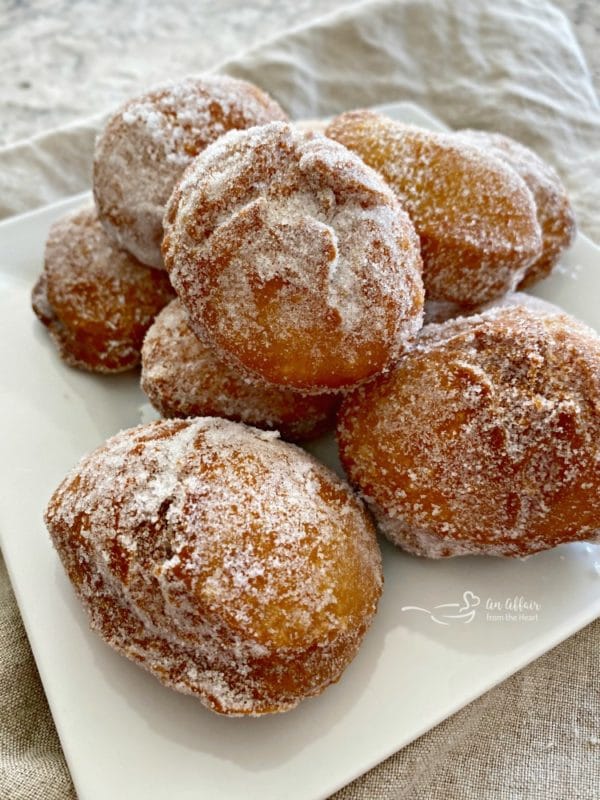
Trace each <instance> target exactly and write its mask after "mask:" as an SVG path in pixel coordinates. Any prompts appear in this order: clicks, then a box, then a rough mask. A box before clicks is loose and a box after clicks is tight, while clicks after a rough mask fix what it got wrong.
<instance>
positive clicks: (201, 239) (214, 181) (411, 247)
mask: <svg viewBox="0 0 600 800" xmlns="http://www.w3.org/2000/svg"><path fill="white" fill-rule="evenodd" d="M164 225H165V238H164V243H163V255H164V258H165V264H166V266H167V269H168V270H169V274H170V277H171V281H172V282H173V285H174V286H175V288H176V291H177V294H178V296H179V298H180V300H181V301H182V303H183V304H184V306H185V307H186V310H187V312H188V316H189V322H190V325H191V326H192V328H193V330H194V332H195V333H196V334H197V335H198V336H200V337H201V338H203V339H205V340H206V341H207V343H209V344H210V345H211V347H213V349H214V351H215V352H216V353H217V354H218V356H219V357H220V358H222V359H223V360H227V361H228V362H229V363H231V365H232V366H234V367H235V368H237V369H238V370H242V371H245V372H246V373H247V374H248V376H249V377H250V378H257V377H258V378H259V379H261V380H267V381H270V382H271V383H274V384H277V385H281V386H289V387H290V388H295V389H299V390H302V391H305V392H322V391H323V390H335V389H339V388H342V387H345V386H351V385H353V384H356V383H358V382H360V381H361V380H364V379H365V378H368V377H370V376H371V375H374V374H377V373H378V372H381V371H382V370H383V369H385V368H387V367H388V366H389V365H390V363H392V362H393V361H394V360H395V359H396V358H398V356H399V355H400V353H401V352H402V350H403V349H404V348H405V347H406V344H407V341H408V340H409V339H410V338H411V337H412V336H413V335H414V334H415V333H416V331H418V329H419V328H420V326H421V319H422V303H423V290H422V283H421V276H420V268H421V260H420V255H419V248H418V240H417V237H416V235H415V233H414V229H413V227H412V225H411V223H410V220H409V219H408V217H407V216H406V214H404V212H403V211H402V209H401V208H400V206H399V204H398V202H397V201H396V199H395V198H394V196H393V193H392V192H391V191H390V190H389V188H388V187H386V185H385V184H384V183H383V181H382V180H381V179H380V178H379V177H378V176H377V174H376V173H375V172H374V171H373V170H371V169H369V168H368V167H366V166H365V165H364V164H363V163H362V161H361V160H360V159H359V158H358V157H357V156H356V155H354V154H353V153H350V152H349V151H348V150H346V149H345V148H344V147H342V146H341V145H339V144H337V143H335V142H332V141H331V140H329V139H327V138H325V137H323V136H321V135H318V134H313V133H310V132H307V133H303V132H300V131H298V130H296V129H294V128H293V127H292V126H291V125H287V124H285V123H280V122H274V123H271V124H269V125H265V126H262V127H260V128H252V129H250V130H247V131H236V132H231V133H228V134H226V135H225V136H223V137H222V138H221V139H219V140H218V141H217V142H215V143H214V144H213V145H211V146H210V147H209V148H207V149H206V150H205V151H204V152H203V153H202V154H201V155H200V156H199V158H198V159H197V160H196V161H195V162H194V163H193V164H192V165H191V166H190V167H189V168H188V170H187V171H186V173H185V175H184V177H183V178H182V180H181V182H180V183H179V185H178V187H177V189H176V190H175V191H174V193H173V195H172V196H171V199H170V201H169V205H168V208H167V213H166V215H165V223H164Z"/></svg>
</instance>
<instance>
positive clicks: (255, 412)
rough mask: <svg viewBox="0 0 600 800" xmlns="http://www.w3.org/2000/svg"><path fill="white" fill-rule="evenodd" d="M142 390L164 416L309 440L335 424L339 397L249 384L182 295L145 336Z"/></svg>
mask: <svg viewBox="0 0 600 800" xmlns="http://www.w3.org/2000/svg"><path fill="white" fill-rule="evenodd" d="M142 389H143V390H144V392H145V393H146V394H147V395H148V398H149V399H150V402H151V403H152V405H153V406H154V407H155V408H156V409H157V410H158V411H159V412H160V413H161V414H162V416H163V417H206V416H210V417H225V418H227V419H231V420H234V421H236V422H246V423H247V424H248V425H255V426H256V427H258V428H266V429H268V430H273V429H276V430H278V431H279V432H280V433H281V435H282V436H283V438H284V439H288V440H292V441H301V440H304V439H311V438H313V437H315V436H318V435H319V434H321V433H324V432H325V431H326V430H328V429H330V428H332V427H333V426H334V420H335V414H336V410H337V407H338V405H339V397H338V396H336V395H335V394H331V393H327V394H322V395H304V394H300V393H299V392H292V391H290V390H289V389H280V388H278V387H276V386H269V385H267V384H264V385H263V386H259V385H258V384H255V383H249V382H248V381H246V380H245V379H244V378H243V377H242V376H241V375H239V374H238V373H237V372H235V371H234V370H232V369H230V367H228V366H227V365H226V364H223V363H221V362H220V361H219V360H218V359H217V358H216V356H215V355H214V353H213V352H212V351H211V349H210V348H209V347H207V346H206V345H205V344H204V343H203V342H201V341H200V340H199V339H198V338H197V337H196V336H195V335H194V334H193V333H192V330H191V329H190V326H189V325H188V321H187V316H186V313H185V311H184V309H183V306H182V305H181V303H180V302H179V300H173V301H172V302H171V303H169V305H168V306H167V307H166V308H164V309H163V310H162V311H161V312H160V314H159V315H158V317H157V318H156V319H155V320H154V323H153V325H152V327H151V328H150V330H149V331H148V333H147V334H146V338H145V339H144V346H143V347H142Z"/></svg>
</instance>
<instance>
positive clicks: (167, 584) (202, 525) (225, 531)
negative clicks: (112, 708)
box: [46, 418, 382, 715]
mask: <svg viewBox="0 0 600 800" xmlns="http://www.w3.org/2000/svg"><path fill="white" fill-rule="evenodd" d="M46 523H47V525H48V528H49V531H50V533H51V535H52V538H53V540H54V543H55V545H56V547H57V550H58V553H59V555H60V557H61V559H62V561H63V564H64V566H65V568H66V570H67V572H68V574H69V577H70V578H71V580H72V582H73V584H74V586H75V588H76V590H77V592H78V594H79V596H80V598H81V600H82V601H83V603H84V606H85V607H86V609H87V611H88V614H89V615H90V619H91V624H92V627H93V628H95V629H96V630H97V631H98V632H99V633H100V635H101V636H102V637H103V638H104V639H105V640H106V641H107V642H108V643H109V644H111V645H112V646H113V647H114V648H115V649H117V650H118V651H119V652H121V653H123V654H124V655H126V656H128V657H129V658H131V659H132V660H134V661H136V662H137V663H139V664H141V665H142V666H143V667H145V668H146V669H148V670H149V671H150V672H152V673H153V674H154V675H155V676H156V677H157V678H158V679H159V680H160V681H162V682H163V683H164V684H166V685H167V686H170V687H172V688H174V689H177V690H178V691H182V692H185V693H190V694H194V695H197V696H198V697H199V698H200V700H201V701H202V702H203V703H204V704H205V705H207V706H208V707H209V708H212V709H213V710H215V711H218V712H220V713H223V714H234V715H241V714H251V715H258V714H264V713H271V712H275V711H285V710H288V709H290V708H293V707H294V706H295V705H296V704H297V703H298V702H299V701H300V700H302V699H303V698H304V697H309V696H311V695H315V694H319V693H320V692H321V691H322V690H323V689H324V688H325V687H326V686H327V685H328V684H330V683H331V682H332V681H336V680H337V679H338V678H339V677H340V675H341V673H342V671H343V669H344V668H345V667H346V666H347V664H348V662H349V661H350V660H351V659H352V658H353V656H354V654H355V653H356V650H357V648H358V646H359V644H360V642H361V640H362V637H363V635H364V633H365V631H366V629H367V627H368V625H369V624H370V622H371V619H372V617H373V614H374V613H375V610H376V605H377V601H378V598H379V595H380V593H381V584H382V573H381V558H380V553H379V549H378V546H377V543H376V538H375V532H374V528H373V525H372V523H371V522H370V520H369V518H368V516H367V514H366V512H365V511H364V509H363V507H362V505H361V504H360V501H358V500H357V499H356V498H355V497H354V496H353V494H352V492H351V490H350V488H349V487H348V486H347V485H346V484H345V483H344V482H342V481H341V480H340V479H339V478H337V477H336V476H335V475H333V473H331V472H330V471H329V470H327V469H326V468H325V467H324V466H323V465H321V464H319V463H318V462H317V461H316V460H314V459H313V458H312V457H310V456H309V455H308V454H307V453H305V452H304V451H302V450H299V449H298V448H295V447H294V446H293V445H288V444H286V443H283V442H281V441H279V440H278V439H277V435H276V434H273V433H265V432H262V431H258V430H256V429H254V428H248V427H246V426H243V425H238V424H236V423H233V422H229V421H226V420H218V419H212V418H200V419H196V420H191V421H184V420H170V421H159V422H154V423H151V424H149V425H142V426H139V427H137V428H133V429H131V430H128V431H123V432H121V433H119V434H117V435H116V436H114V437H113V438H112V439H109V440H108V442H106V444H104V445H103V446H102V447H100V448H98V449H97V450H96V451H95V452H94V453H92V454H91V455H89V456H87V457H86V458H84V459H83V460H82V462H81V463H80V464H79V465H78V467H76V468H75V470H73V472H71V473H70V475H68V476H67V477H66V478H65V480H64V481H63V483H62V484H61V485H60V487H59V488H58V489H57V491H56V492H55V494H54V495H53V497H52V499H51V501H50V503H49V505H48V509H47V511H46Z"/></svg>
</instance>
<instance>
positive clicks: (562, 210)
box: [459, 130, 577, 289]
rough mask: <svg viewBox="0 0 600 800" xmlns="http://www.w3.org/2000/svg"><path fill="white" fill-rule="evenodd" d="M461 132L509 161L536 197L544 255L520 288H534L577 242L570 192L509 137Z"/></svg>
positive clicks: (552, 171)
mask: <svg viewBox="0 0 600 800" xmlns="http://www.w3.org/2000/svg"><path fill="white" fill-rule="evenodd" d="M459 133H460V135H461V136H464V138H465V140H466V141H468V142H470V143H471V144H474V145H476V146H477V147H480V148H482V149H483V150H486V151H487V152H490V153H493V155H495V156H497V157H498V158H500V159H502V160H503V161H505V162H506V163H507V164H508V165H509V166H510V167H512V168H513V169H514V170H515V171H516V172H517V173H518V174H519V175H520V176H521V177H522V178H523V180H524V181H525V183H526V184H527V186H528V187H529V189H530V190H531V193H532V194H533V197H534V200H535V205H536V209H537V218H538V222H539V224H540V228H541V231H542V254H541V255H540V257H539V258H538V259H536V260H535V261H534V262H533V264H531V265H530V266H529V267H528V268H527V271H526V273H525V275H524V277H523V278H522V279H521V282H520V284H519V288H521V289H523V288H525V287H527V286H532V285H533V284H534V283H536V282H537V281H539V280H541V279H542V278H545V277H546V276H547V275H549V274H550V272H552V270H553V268H554V267H555V266H556V264H557V263H558V261H559V259H560V257H561V255H562V254H563V253H564V251H565V250H566V249H567V248H568V247H570V245H571V244H573V241H574V239H575V234H576V233H577V226H576V223H575V213H574V211H573V208H572V206H571V203H570V200H569V196H568V194H567V190H566V188H565V186H564V184H563V182H562V181H561V179H560V177H559V176H558V174H557V172H556V170H555V169H553V167H551V166H550V164H548V163H547V162H546V161H544V160H543V159H542V158H540V157H539V156H538V155H537V153H534V152H533V150H531V149H530V148H529V147H525V145H523V144H521V143H520V142H517V141H515V140H514V139H511V138H510V137H509V136H504V135H503V134H501V133H489V132H487V131H476V130H464V131H459Z"/></svg>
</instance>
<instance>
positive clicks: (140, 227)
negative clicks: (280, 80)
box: [94, 75, 286, 268]
mask: <svg viewBox="0 0 600 800" xmlns="http://www.w3.org/2000/svg"><path fill="white" fill-rule="evenodd" d="M274 119H286V115H285V114H284V112H283V111H282V110H281V108H280V107H279V106H278V104H277V103H276V102H275V101H274V100H272V99H271V98H270V97H269V96H268V95H267V94H265V93H264V92H263V91H261V90H260V89H258V88H257V87H256V86H253V85H252V84H250V83H248V82H246V81H241V80H237V79H235V78H230V77H228V76H226V75H201V76H194V77H188V78H184V79H182V80H179V81H171V82H168V83H163V84H160V85H159V86H155V87H154V88H152V89H150V90H149V91H148V92H146V93H145V94H143V95H141V96H139V97H136V98H133V99H131V100H129V101H127V102H126V103H125V104H124V105H123V106H122V107H121V108H120V109H119V110H118V111H116V112H115V114H113V116H112V117H111V118H110V120H109V121H108V123H107V125H106V128H105V129H104V131H103V133H102V134H101V135H100V137H99V138H98V141H97V143H96V151H95V155H94V196H95V199H96V205H97V207H98V213H99V215H100V219H101V220H102V224H103V225H104V226H105V228H106V230H107V232H108V233H109V234H110V236H112V237H113V238H114V239H115V240H116V241H117V242H118V243H119V245H120V246H121V247H124V248H125V249H127V250H129V251H130V252H131V253H133V254H134V255H135V256H136V258H138V259H139V260H140V261H142V262H143V263H145V264H149V265H150V266H153V267H158V268H162V266H163V264H162V258H161V253H160V244H161V240H162V218H163V214H164V210H165V204H166V202H167V200H168V198H169V195H170V194H171V192H172V190H173V187H174V186H175V184H176V182H177V180H178V179H179V177H180V176H181V174H182V172H183V171H184V169H185V168H186V167H187V165H188V164H189V163H190V162H191V161H192V160H193V158H194V157H195V156H196V155H197V154H198V153H200V152H201V151H202V150H203V149H204V148H205V147H206V146H207V145H208V144H210V143H211V142H213V141H214V140H215V139H217V138H218V137H219V136H222V135H223V134H224V133H225V132H226V131H228V130H232V129H237V128H249V127H251V126H252V125H262V124H264V123H265V122H270V121H271V120H274Z"/></svg>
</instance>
